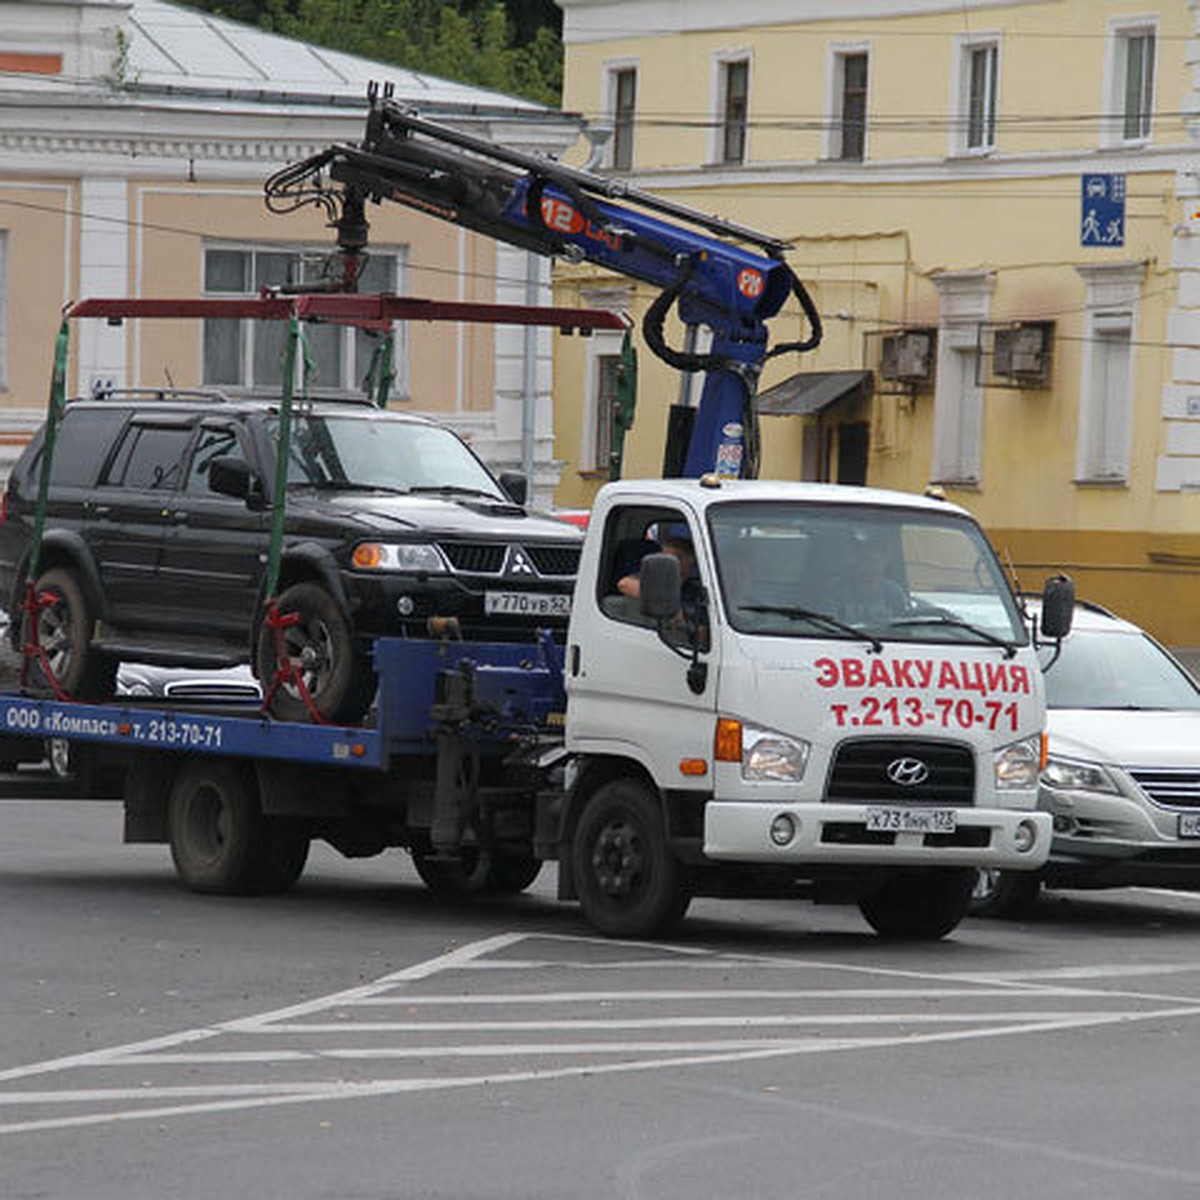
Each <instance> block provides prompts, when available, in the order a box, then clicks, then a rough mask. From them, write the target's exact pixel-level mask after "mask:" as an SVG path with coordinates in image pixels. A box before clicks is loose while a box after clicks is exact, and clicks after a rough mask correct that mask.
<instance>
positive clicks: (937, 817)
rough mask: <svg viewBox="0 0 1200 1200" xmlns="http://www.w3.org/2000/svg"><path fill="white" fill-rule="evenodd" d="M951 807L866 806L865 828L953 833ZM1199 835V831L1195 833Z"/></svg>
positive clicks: (894, 831)
mask: <svg viewBox="0 0 1200 1200" xmlns="http://www.w3.org/2000/svg"><path fill="white" fill-rule="evenodd" d="M957 828H958V821H957V819H956V817H955V815H954V809H952V808H868V809H867V829H869V830H872V831H875V832H880V833H953V832H954V831H955V829H957ZM1196 836H1197V837H1200V833H1198V834H1197V835H1196Z"/></svg>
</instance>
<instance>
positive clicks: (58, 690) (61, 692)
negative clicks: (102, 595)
mask: <svg viewBox="0 0 1200 1200" xmlns="http://www.w3.org/2000/svg"><path fill="white" fill-rule="evenodd" d="M61 603H62V597H61V596H56V595H55V594H54V593H53V592H39V591H38V590H37V588H36V587H35V586H34V583H33V580H32V579H31V580H30V581H29V582H28V584H27V585H26V587H25V599H24V600H23V601H22V602H21V612H22V613H23V614H24V616H23V618H22V627H23V629H24V630H25V638H24V640H23V641H22V643H21V673H20V675H19V677H18V682H19V684H20V688H21V691H24V690H25V688H26V685H27V684H28V681H29V663H30V660H31V659H37V662H38V666H40V667H41V669H42V675H43V677H44V678H45V680H46V682H47V683H48V684H49V685H50V690H51V691H52V692H53V693H54V696H55V699H57V700H73V699H74V697H73V696H71V694H70V693H69V692H67V691H66V690H65V689H64V688H63V686H62V684H61V683H59V682H58V676H57V675H55V674H54V668H53V667H52V666H51V665H50V656H49V655H48V654H47V653H46V649H45V647H44V646H43V645H42V644H41V643H40V642H39V641H38V617H39V615H40V614H41V612H42V610H43V609H45V608H53V607H54V605H56V604H61Z"/></svg>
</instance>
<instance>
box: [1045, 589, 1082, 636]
mask: <svg viewBox="0 0 1200 1200" xmlns="http://www.w3.org/2000/svg"><path fill="white" fill-rule="evenodd" d="M1074 616H1075V580H1073V579H1072V578H1071V577H1070V576H1069V575H1054V576H1051V578H1049V579H1047V580H1046V583H1045V586H1044V587H1043V588H1042V636H1043V637H1047V638H1050V639H1051V640H1052V641H1058V640H1059V639H1061V638H1064V637H1066V636H1067V634H1068V633H1070V631H1071V620H1072V618H1073V617H1074Z"/></svg>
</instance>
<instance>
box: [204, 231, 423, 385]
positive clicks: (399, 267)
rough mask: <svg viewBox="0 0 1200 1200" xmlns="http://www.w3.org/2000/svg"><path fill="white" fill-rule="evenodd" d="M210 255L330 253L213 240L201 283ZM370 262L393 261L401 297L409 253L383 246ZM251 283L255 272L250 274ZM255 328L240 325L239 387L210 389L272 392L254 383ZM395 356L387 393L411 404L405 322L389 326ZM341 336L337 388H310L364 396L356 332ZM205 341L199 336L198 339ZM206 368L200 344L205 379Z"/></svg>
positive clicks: (208, 293)
mask: <svg viewBox="0 0 1200 1200" xmlns="http://www.w3.org/2000/svg"><path fill="white" fill-rule="evenodd" d="M210 251H229V252H233V253H242V254H250V255H254V254H259V253H261V254H294V255H299V256H301V257H302V258H304V259H306V260H312V261H318V260H321V259H324V258H327V257H328V255H329V247H328V246H326V245H308V244H304V243H294V242H239V241H228V240H223V239H222V240H216V239H214V240H211V241H206V242H204V243H203V245H202V247H201V251H200V257H201V262H200V277H201V279H202V280H203V279H204V278H205V277H206V263H207V256H208V253H209V252H210ZM374 256H375V257H376V258H383V257H389V258H392V259H394V260H395V266H396V271H395V290H396V294H397V295H403V294H404V292H405V278H406V275H407V258H408V254H407V247H405V246H387V247H383V246H380V247H378V248H377V249H376V250H375V252H374ZM251 278H252V279H253V271H252V272H251ZM203 294H204V296H205V297H207V298H210V299H221V298H225V297H228V298H232V297H236V296H242V297H251V296H255V295H257V292H256V291H254V290H253V283H251V290H248V291H244V292H233V291H213V290H208V289H205V291H204V293H203ZM257 324H258V323H257V322H255V321H252V320H245V321H242V322H241V328H240V330H239V334H240V341H241V344H240V348H239V357H240V372H241V381H240V382H239V383H236V384H214V385H213V386H219V387H223V388H225V389H226V390H228V391H229V392H233V393H238V392H252V391H255V390H257V389H262V388H270V387H274V386H276V381H274V380H256V379H254V374H253V372H254V338H255V333H256V325H257ZM392 329H393V336H394V339H395V340H394V343H393V356H392V371H393V379H392V384H391V388H390V399H392V400H396V401H403V400H408V399H409V398H410V388H409V354H408V322H406V321H396V322H394V323H393V327H392ZM339 333H340V335H341V343H342V344H341V350H340V355H339V359H340V367H341V378H340V379H338V380H337V381H336V382H331V381H329V380H327V379H320V378H316V379H314V386H315V387H317V388H318V389H320V390H322V391H325V392H329V393H341V394H344V395H362V376H363V375H364V374H365V373H366V369H367V367H368V365H369V364H368V363H365V362H364V363H359V362H358V361H357V359H358V355H357V353H356V352H355V349H354V347H355V330H354V328H353V327H352V326H345V327H344V328H342V329H340V330H339ZM201 337H202V338H203V331H202V333H201ZM207 368H208V364H207V362H206V361H205V360H204V350H203V343H202V346H201V373H202V375H204V374H206V372H207ZM296 368H297V375H296V383H297V385H299V384H301V383H302V382H303V377H304V363H303V360H302V359H301V360H299V361H298V362H297V364H296Z"/></svg>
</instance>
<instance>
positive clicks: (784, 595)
mask: <svg viewBox="0 0 1200 1200" xmlns="http://www.w3.org/2000/svg"><path fill="white" fill-rule="evenodd" d="M708 519H709V528H710V530H711V534H712V543H713V547H714V551H715V554H716V559H717V575H718V579H719V584H720V589H721V595H722V598H723V600H724V604H725V609H726V613H727V617H728V620H729V623H730V624H731V625H732V626H733V628H735V629H738V630H740V631H742V632H744V633H756V634H766V635H771V636H778V637H813V638H829V637H839V638H849V637H855V636H859V637H865V638H867V639H869V640H871V641H885V642H886V641H903V642H965V643H973V644H977V645H1001V646H1004V647H1006V648H1010V647H1013V646H1017V645H1024V644H1026V642H1027V641H1028V635H1027V633H1026V631H1025V628H1024V625H1023V624H1022V621H1021V617H1020V614H1019V612H1018V611H1017V606H1016V603H1015V601H1014V600H1013V596H1012V592H1011V590H1010V589H1009V587H1008V585H1007V583H1006V582H1005V578H1004V574H1003V571H1002V570H1001V567H1000V564H999V562H998V561H997V559H996V556H995V553H994V552H993V551H992V548H991V546H989V545H988V542H987V540H986V538H985V537H984V536H983V533H982V532H981V531H980V529H979V527H978V526H977V525H975V523H974V522H972V521H970V520H968V519H965V518H962V517H958V516H955V515H953V514H945V515H943V514H939V513H930V512H926V511H920V510H909V509H902V508H893V509H887V508H876V507H867V506H865V505H857V504H854V505H830V504H820V505H817V504H811V503H799V502H775V501H770V502H767V501H761V502H760V501H754V502H730V503H728V504H719V505H714V506H713V507H712V508H711V509H710V510H709V518H708Z"/></svg>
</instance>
